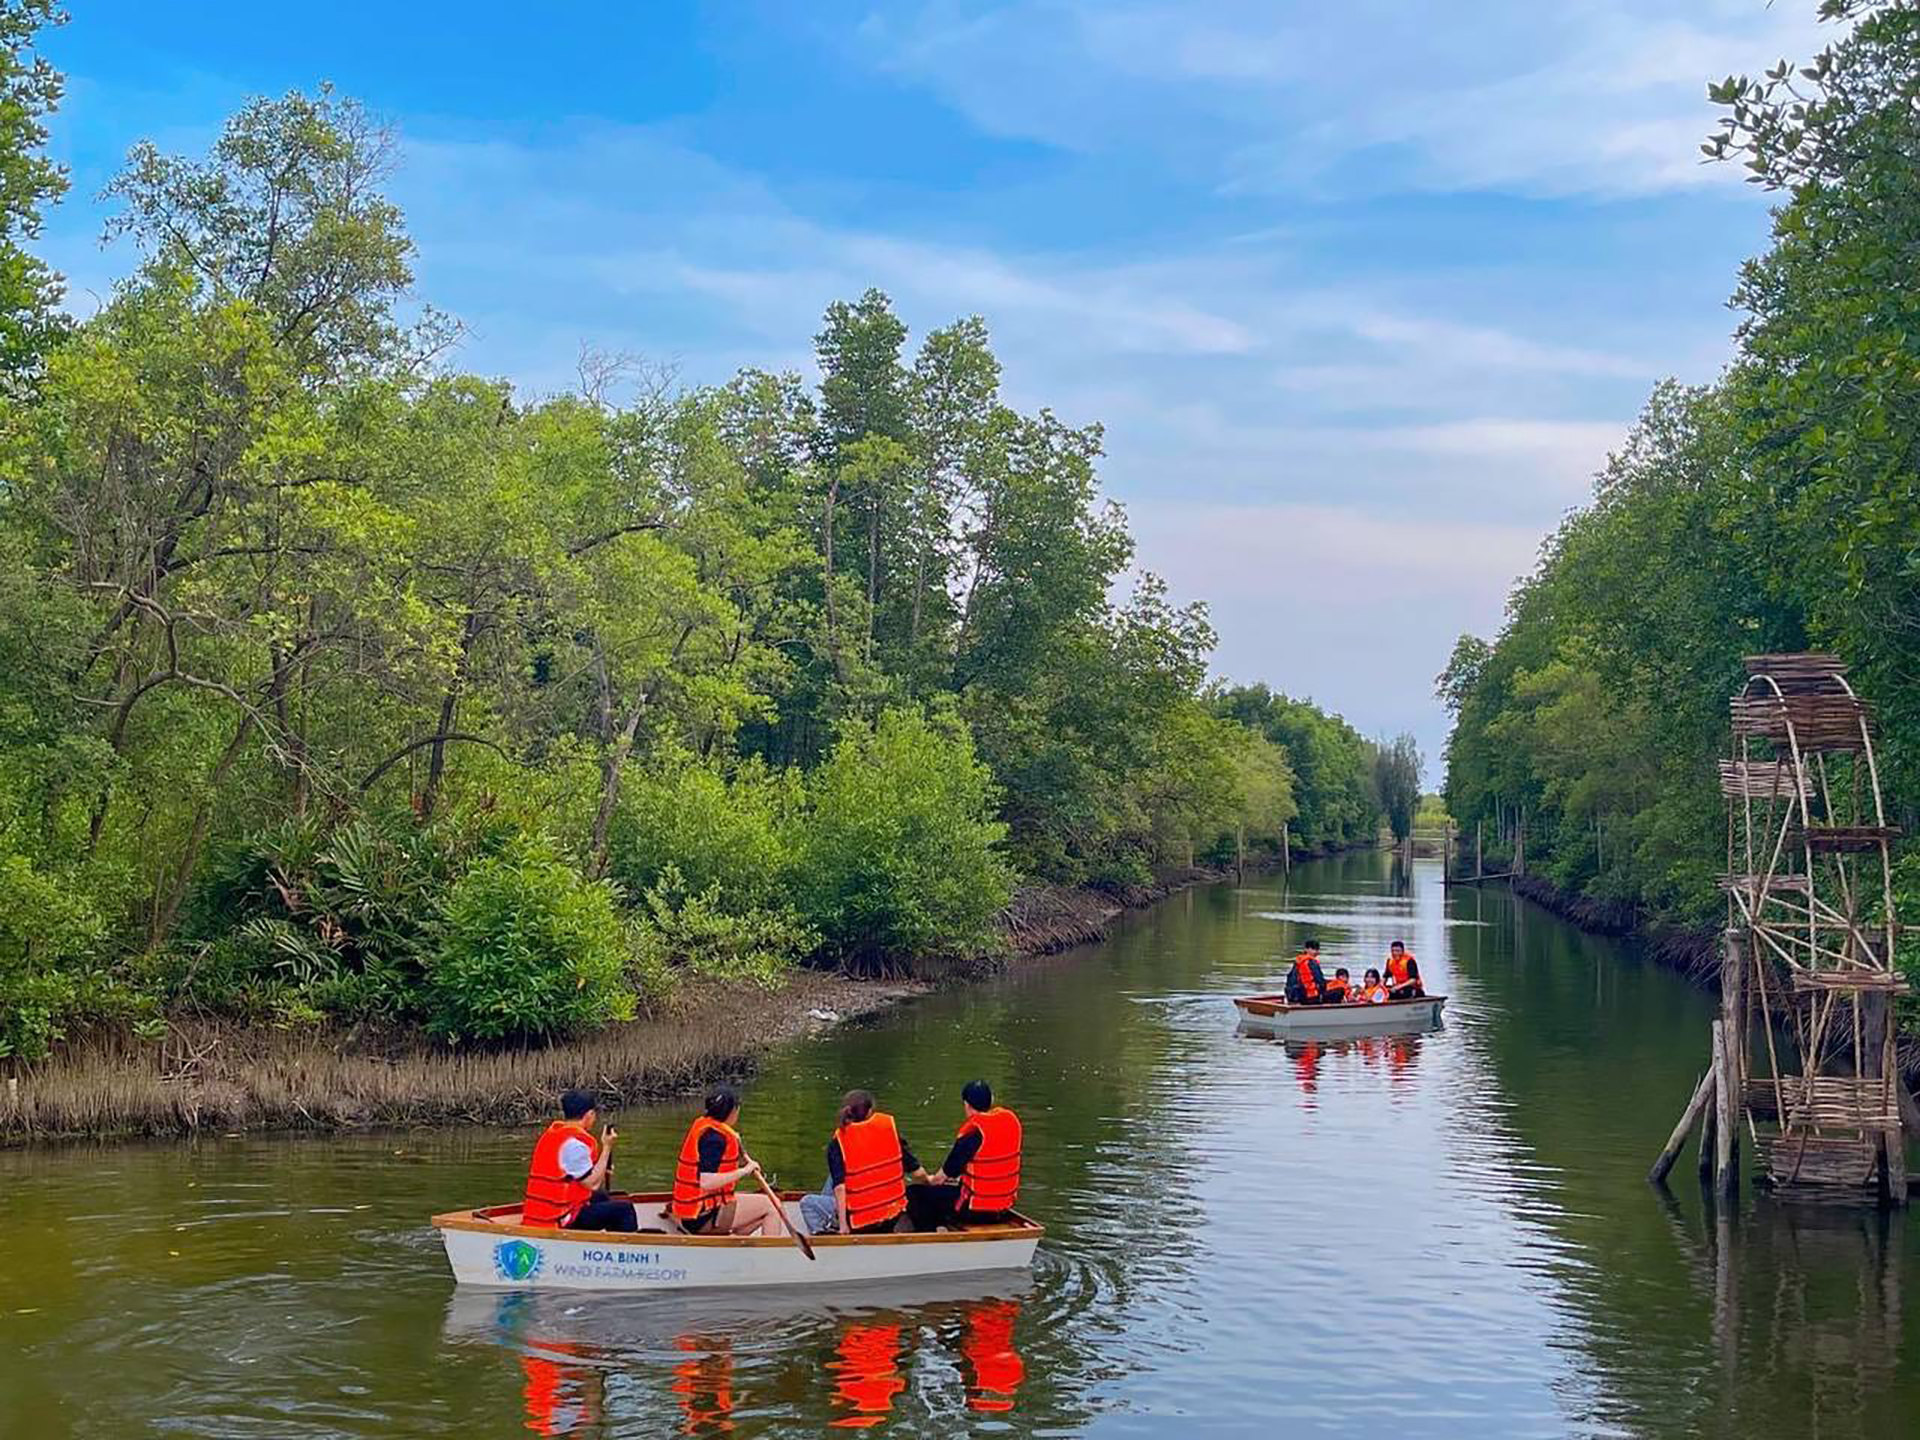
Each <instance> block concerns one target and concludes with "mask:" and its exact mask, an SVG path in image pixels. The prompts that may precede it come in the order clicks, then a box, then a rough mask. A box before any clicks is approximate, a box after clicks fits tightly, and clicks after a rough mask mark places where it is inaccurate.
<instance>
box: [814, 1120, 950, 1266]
mask: <svg viewBox="0 0 1920 1440" xmlns="http://www.w3.org/2000/svg"><path fill="white" fill-rule="evenodd" d="M827 1178H828V1180H829V1181H830V1182H831V1184H832V1185H833V1206H834V1211H835V1218H836V1220H837V1221H838V1222H839V1227H840V1233H841V1234H842V1235H878V1234H883V1233H886V1232H889V1231H892V1230H895V1229H904V1228H906V1227H905V1226H902V1225H901V1224H900V1218H901V1216H903V1215H905V1214H906V1213H907V1181H908V1180H909V1179H912V1180H925V1179H926V1178H927V1172H926V1171H925V1170H924V1169H923V1168H922V1167H921V1165H920V1162H919V1161H918V1160H916V1159H914V1158H913V1151H912V1150H911V1149H910V1148H909V1147H908V1145H907V1142H906V1141H905V1140H903V1139H901V1138H900V1130H899V1127H898V1126H896V1125H895V1124H894V1122H893V1116H891V1115H889V1114H887V1113H886V1111H884V1110H876V1109H874V1106H873V1096H871V1095H869V1094H868V1093H867V1092H866V1091H865V1090H849V1091H848V1092H847V1093H846V1095H845V1096H844V1097H843V1098H842V1100H841V1102H840V1116H839V1120H838V1122H837V1123H836V1124H835V1126H834V1131H833V1138H832V1139H831V1140H829V1141H827Z"/></svg>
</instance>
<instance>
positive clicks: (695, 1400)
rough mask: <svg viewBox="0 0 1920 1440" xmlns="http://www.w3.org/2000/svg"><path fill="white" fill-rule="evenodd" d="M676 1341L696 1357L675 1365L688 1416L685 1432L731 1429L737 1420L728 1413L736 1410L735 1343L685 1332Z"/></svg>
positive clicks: (675, 1386)
mask: <svg viewBox="0 0 1920 1440" xmlns="http://www.w3.org/2000/svg"><path fill="white" fill-rule="evenodd" d="M673 1343H674V1345H675V1347H676V1348H678V1349H680V1350H684V1351H685V1352H687V1354H689V1355H691V1356H694V1357H696V1358H694V1359H690V1360H683V1361H681V1363H680V1364H678V1365H676V1366H674V1367H673V1375H674V1380H673V1393H674V1394H676V1395H678V1396H679V1397H680V1409H681V1412H682V1413H683V1414H684V1415H685V1416H686V1419H687V1423H686V1424H685V1426H683V1427H682V1430H683V1433H685V1434H688V1435H698V1434H701V1433H702V1432H703V1431H705V1430H707V1429H708V1428H709V1427H710V1428H711V1429H713V1430H715V1431H720V1430H731V1429H732V1428H733V1423H732V1421H730V1420H729V1419H728V1418H727V1417H728V1416H730V1415H732V1414H733V1347H732V1345H731V1344H730V1343H729V1342H728V1341H726V1340H724V1339H708V1338H707V1337H705V1336H698V1335H681V1336H679V1337H677V1338H676V1339H675V1340H674V1342H673Z"/></svg>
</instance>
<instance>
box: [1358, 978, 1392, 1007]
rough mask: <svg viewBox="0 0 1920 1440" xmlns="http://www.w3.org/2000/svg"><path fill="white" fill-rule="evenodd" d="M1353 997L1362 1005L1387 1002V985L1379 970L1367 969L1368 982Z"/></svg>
mask: <svg viewBox="0 0 1920 1440" xmlns="http://www.w3.org/2000/svg"><path fill="white" fill-rule="evenodd" d="M1353 998H1354V999H1355V1000H1357V1001H1358V1002H1359V1003H1360V1004H1362V1005H1384V1004H1386V1003H1387V987H1386V985H1385V984H1384V983H1383V982H1382V981H1381V979H1380V972H1379V971H1378V970H1369V971H1367V983H1366V984H1364V985H1362V986H1361V987H1360V993H1359V994H1358V995H1356V996H1354V997H1353Z"/></svg>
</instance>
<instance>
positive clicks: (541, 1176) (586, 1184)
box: [520, 1090, 640, 1233]
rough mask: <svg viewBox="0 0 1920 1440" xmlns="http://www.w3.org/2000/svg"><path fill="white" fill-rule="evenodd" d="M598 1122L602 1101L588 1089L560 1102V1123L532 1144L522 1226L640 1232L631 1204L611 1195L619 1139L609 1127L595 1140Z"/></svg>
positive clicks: (521, 1220)
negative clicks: (610, 1175)
mask: <svg viewBox="0 0 1920 1440" xmlns="http://www.w3.org/2000/svg"><path fill="white" fill-rule="evenodd" d="M599 1118H600V1111H599V1106H598V1102H597V1101H596V1100H595V1099H594V1097H593V1096H592V1095H590V1094H589V1093H588V1092H586V1091H585V1090H569V1091H567V1092H566V1094H564V1095H562V1096H561V1097H560V1118H559V1119H558V1120H555V1121H554V1122H553V1123H552V1124H550V1125H549V1126H547V1128H546V1130H545V1131H544V1132H542V1134H541V1136H540V1138H539V1140H538V1141H536V1142H535V1143H534V1147H533V1161H532V1163H531V1164H530V1165H528V1167H527V1189H526V1196H525V1198H524V1199H522V1200H521V1202H520V1223H521V1224H523V1225H553V1226H558V1227H559V1228H560V1229H562V1230H619V1231H623V1232H629V1233H630V1232H632V1231H635V1230H638V1229H639V1228H640V1218H639V1216H638V1215H637V1214H636V1213H635V1211H634V1208H633V1202H632V1201H631V1200H615V1199H613V1198H612V1197H610V1196H609V1195H608V1194H607V1172H608V1171H609V1170H610V1169H611V1168H612V1166H613V1142H614V1141H615V1140H617V1139H619V1138H620V1136H619V1132H618V1131H616V1130H615V1129H614V1128H613V1127H612V1126H611V1125H609V1126H608V1127H607V1128H606V1130H605V1131H604V1132H603V1133H602V1134H601V1136H600V1138H599V1139H597V1140H596V1139H595V1138H594V1136H593V1126H594V1122H595V1121H596V1120H598V1119H599Z"/></svg>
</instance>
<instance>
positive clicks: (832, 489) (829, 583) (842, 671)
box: [820, 475, 847, 685]
mask: <svg viewBox="0 0 1920 1440" xmlns="http://www.w3.org/2000/svg"><path fill="white" fill-rule="evenodd" d="M839 499H840V477H839V476H838V475H835V476H834V477H833V479H831V480H829V481H828V482H827V510H826V519H825V521H824V522H823V523H822V524H821V527H820V551H821V554H822V555H823V556H824V557H825V559H824V566H825V569H824V582H823V584H822V586H821V591H822V594H823V596H824V598H825V602H826V612H827V658H828V659H829V660H830V661H831V662H832V663H833V678H834V679H835V680H838V681H839V682H840V683H841V684H842V685H844V684H846V683H847V670H846V666H845V664H844V663H843V662H842V661H841V659H840V622H839V618H838V617H837V616H836V615H835V614H834V607H833V507H834V506H835V505H836V504H837V503H838V502H839Z"/></svg>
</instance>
